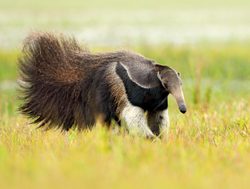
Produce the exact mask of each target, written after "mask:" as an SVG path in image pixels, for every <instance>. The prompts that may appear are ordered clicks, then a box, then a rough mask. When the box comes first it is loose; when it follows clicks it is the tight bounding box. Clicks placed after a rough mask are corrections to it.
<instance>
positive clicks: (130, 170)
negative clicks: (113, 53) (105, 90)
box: [0, 43, 250, 188]
mask: <svg viewBox="0 0 250 189" xmlns="http://www.w3.org/2000/svg"><path fill="white" fill-rule="evenodd" d="M131 49H134V50H136V51H138V52H141V53H142V54H144V55H145V56H148V57H151V58H154V59H156V60H157V61H159V62H160V63H162V64H167V65H170V66H172V67H174V68H176V69H177V70H178V71H180V72H181V73H182V77H183V83H184V92H185V95H186V99H187V104H188V113H187V114H186V115H181V114H180V113H179V112H178V111H177V107H176V105H175V103H174V100H173V99H171V103H170V120H171V129H170V133H169V136H168V138H167V139H164V140H157V141H153V142H152V141H148V140H145V139H143V138H137V137H132V136H130V135H128V134H127V133H126V132H124V131H123V130H120V131H119V132H117V131H116V130H107V129H105V128H103V127H102V126H101V125H98V126H97V127H96V128H94V129H93V130H92V131H85V132H82V133H78V132H76V131H70V132H69V133H61V132H60V131H54V130H51V131H46V132H45V131H42V130H37V129H35V126H30V125H28V122H29V121H30V120H27V119H26V118H25V117H23V116H22V115H20V114H19V113H18V112H17V111H16V109H17V106H18V104H19V103H20V102H19V101H17V96H18V93H17V91H16V87H15V84H13V83H15V80H16V79H17V64H16V59H17V57H18V55H19V53H20V52H18V51H10V50H9V51H7V50H2V51H0V68H1V69H0V74H1V75H0V188H55V187H56V188H59V187H60V188H74V187H75V188H167V187H169V188H235V187H236V186H237V187H238V188H248V187H249V184H250V183H249V177H250V158H249V157H250V117H249V115H250V95H249V94H250V93H249V92H250V87H249V86H250V85H249V83H250V67H249V64H250V59H249V54H248V52H249V50H250V49H249V45H248V44H241V43H235V44H226V45H225V44H224V45H223V44H216V45H215V44H214V45H208V44H206V45H200V46H196V47H194V46H191V45H190V46H170V45H161V46H149V45H142V46H137V47H131ZM10 84H11V86H10Z"/></svg>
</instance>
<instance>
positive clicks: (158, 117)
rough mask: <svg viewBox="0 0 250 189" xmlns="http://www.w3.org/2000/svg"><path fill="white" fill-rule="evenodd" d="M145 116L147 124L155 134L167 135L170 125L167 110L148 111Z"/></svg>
mask: <svg viewBox="0 0 250 189" xmlns="http://www.w3.org/2000/svg"><path fill="white" fill-rule="evenodd" d="M147 116H148V125H149V127H150V129H151V130H152V132H153V133H154V134H155V135H157V136H159V135H167V133H168V129H169V126H170V123H169V116H168V110H163V111H154V112H148V115H147Z"/></svg>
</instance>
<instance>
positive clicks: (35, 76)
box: [19, 33, 84, 130]
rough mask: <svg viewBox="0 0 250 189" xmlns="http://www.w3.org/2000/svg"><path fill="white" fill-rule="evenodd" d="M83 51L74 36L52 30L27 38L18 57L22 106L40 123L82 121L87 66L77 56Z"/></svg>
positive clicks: (60, 124) (66, 125)
mask: <svg viewBox="0 0 250 189" xmlns="http://www.w3.org/2000/svg"><path fill="white" fill-rule="evenodd" d="M83 52H84V50H83V49H81V48H80V47H79V45H78V44H77V42H76V41H75V40H74V39H73V38H66V37H63V36H55V35H54V34H50V33H33V34H31V35H30V36H29V37H28V38H27V39H26V40H25V44H24V48H23V55H22V57H21V58H20V59H19V65H20V72H21V73H20V75H21V82H20V86H21V88H22V92H23V93H22V94H23V95H22V96H21V99H22V100H23V101H24V103H23V104H22V105H21V107H20V108H19V110H20V111H21V112H22V113H23V114H25V115H28V116H29V117H31V118H33V119H34V123H39V126H40V127H41V126H46V128H51V127H60V128H62V129H65V130H68V129H70V128H71V127H72V126H73V125H74V124H78V125H83V124H82V123H81V122H83V121H84V120H81V119H82V118H81V115H82V114H83V112H82V108H81V107H80V105H81V81H82V80H84V70H83V67H82V65H81V64H80V62H81V56H78V55H79V54H81V53H83ZM76 122H77V123H76Z"/></svg>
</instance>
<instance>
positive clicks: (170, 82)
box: [155, 65, 187, 113]
mask: <svg viewBox="0 0 250 189" xmlns="http://www.w3.org/2000/svg"><path fill="white" fill-rule="evenodd" d="M155 68H156V72H157V77H158V78H159V79H160V81H161V83H162V85H163V87H164V88H165V89H166V90H167V91H168V92H169V93H170V94H172V95H173V96H174V98H175V100H176V102H177V104H178V107H179V110H180V112H181V113H185V112H186V111H187V108H186V104H185V99H184V95H183V91H182V81H181V77H180V73H178V72H177V71H175V70H174V69H172V68H170V67H168V66H161V65H155Z"/></svg>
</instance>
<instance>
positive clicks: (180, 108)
mask: <svg viewBox="0 0 250 189" xmlns="http://www.w3.org/2000/svg"><path fill="white" fill-rule="evenodd" d="M179 110H180V112H181V113H183V114H185V113H186V111H187V108H186V106H185V105H184V104H181V105H180V106H179Z"/></svg>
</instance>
